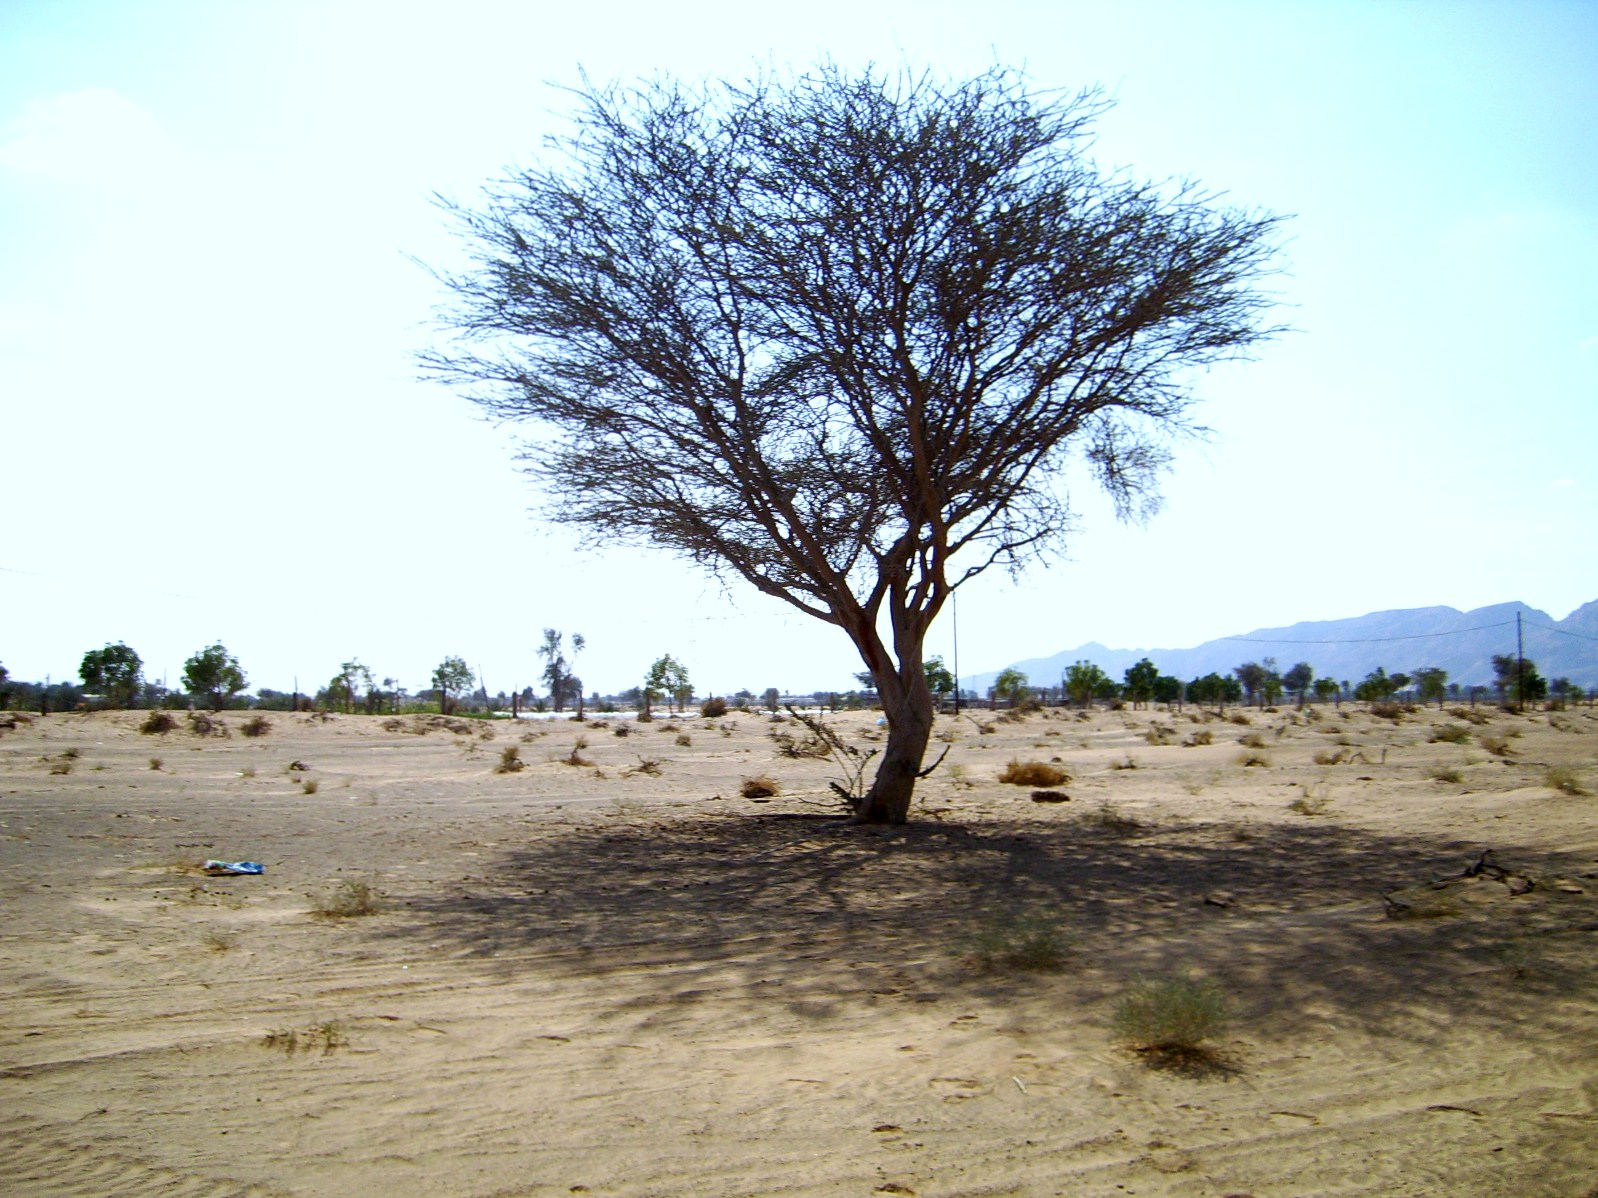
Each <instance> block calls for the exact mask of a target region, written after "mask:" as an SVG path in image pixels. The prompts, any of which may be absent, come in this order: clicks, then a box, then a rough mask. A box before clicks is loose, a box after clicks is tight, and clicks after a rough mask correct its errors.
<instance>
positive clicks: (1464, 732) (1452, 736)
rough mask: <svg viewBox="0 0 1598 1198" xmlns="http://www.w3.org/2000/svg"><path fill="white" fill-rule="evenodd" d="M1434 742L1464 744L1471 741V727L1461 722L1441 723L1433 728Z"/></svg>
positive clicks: (1432, 738) (1432, 741)
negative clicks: (1465, 726) (1462, 725)
mask: <svg viewBox="0 0 1598 1198" xmlns="http://www.w3.org/2000/svg"><path fill="white" fill-rule="evenodd" d="M1430 740H1431V743H1432V744H1434V745H1435V744H1448V745H1463V744H1466V743H1468V742H1469V741H1470V729H1469V728H1464V727H1461V726H1460V725H1459V724H1439V725H1438V726H1437V727H1435V728H1433V729H1432V734H1431V737H1430Z"/></svg>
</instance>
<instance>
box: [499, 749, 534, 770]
mask: <svg viewBox="0 0 1598 1198" xmlns="http://www.w3.org/2000/svg"><path fill="white" fill-rule="evenodd" d="M526 768H527V763H526V762H525V761H523V760H522V751H521V749H520V748H519V747H518V746H516V745H506V746H505V747H504V748H503V749H501V750H500V751H499V764H498V765H496V766H495V767H494V772H495V773H496V774H514V773H515V772H516V771H517V770H523V769H526Z"/></svg>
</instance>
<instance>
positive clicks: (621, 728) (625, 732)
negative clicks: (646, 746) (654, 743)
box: [616, 724, 633, 736]
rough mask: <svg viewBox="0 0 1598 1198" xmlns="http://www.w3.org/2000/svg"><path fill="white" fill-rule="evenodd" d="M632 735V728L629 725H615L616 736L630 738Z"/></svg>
mask: <svg viewBox="0 0 1598 1198" xmlns="http://www.w3.org/2000/svg"><path fill="white" fill-rule="evenodd" d="M632 734H633V726H632V725H631V724H617V725H616V735H617V736H631V735H632Z"/></svg>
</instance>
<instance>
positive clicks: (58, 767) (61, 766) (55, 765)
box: [50, 760, 72, 774]
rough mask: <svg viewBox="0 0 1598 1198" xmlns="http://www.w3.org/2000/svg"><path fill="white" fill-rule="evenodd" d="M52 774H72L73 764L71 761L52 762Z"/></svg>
mask: <svg viewBox="0 0 1598 1198" xmlns="http://www.w3.org/2000/svg"><path fill="white" fill-rule="evenodd" d="M50 772H51V773H52V774H70V773H71V772H72V762H71V761H70V760H68V761H54V762H51V763H50Z"/></svg>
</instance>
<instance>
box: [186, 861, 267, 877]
mask: <svg viewBox="0 0 1598 1198" xmlns="http://www.w3.org/2000/svg"><path fill="white" fill-rule="evenodd" d="M200 868H201V869H203V870H205V872H206V873H208V874H210V875H211V876H212V877H216V878H223V877H228V876H230V875H233V874H264V873H265V872H266V866H264V865H262V864H261V863H260V862H259V861H207V862H206V863H205V864H204V865H203V866H201V867H200Z"/></svg>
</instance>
